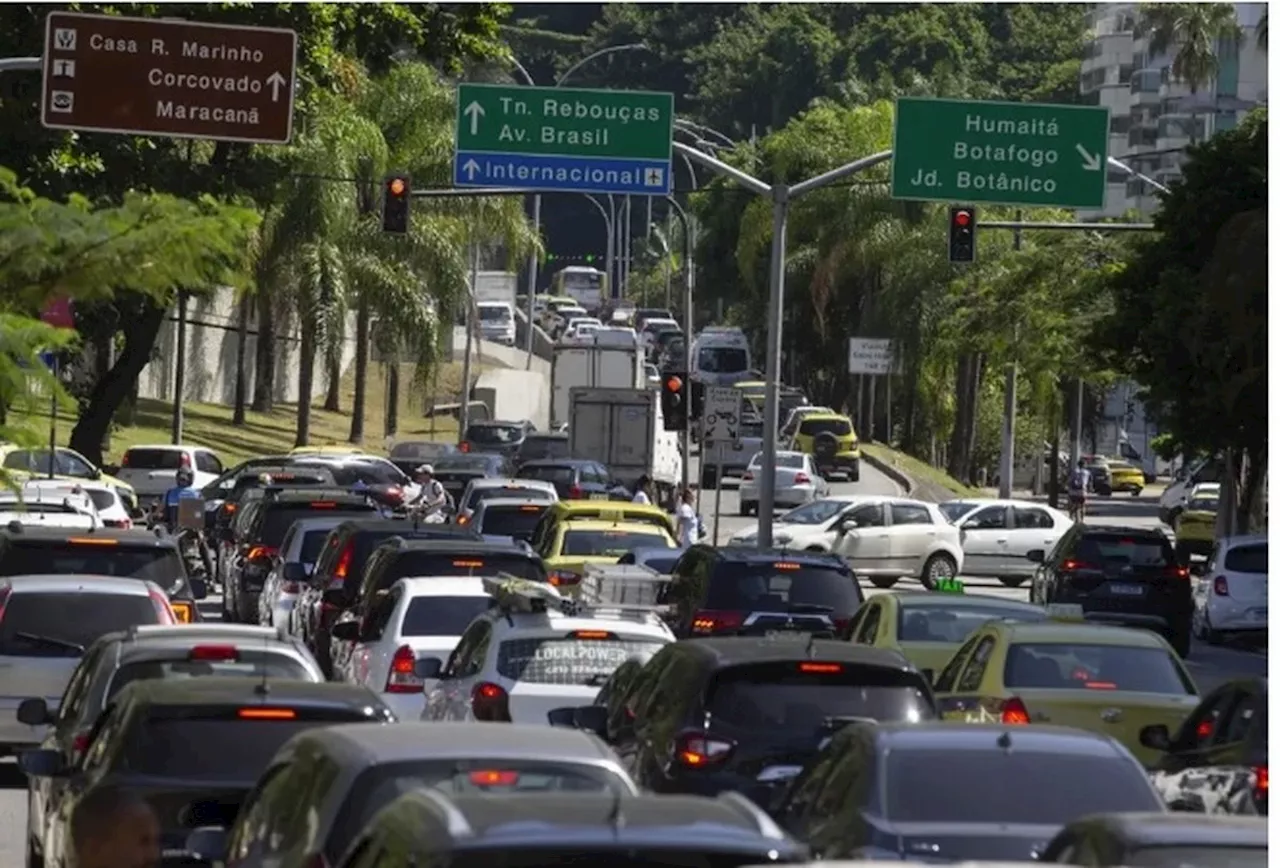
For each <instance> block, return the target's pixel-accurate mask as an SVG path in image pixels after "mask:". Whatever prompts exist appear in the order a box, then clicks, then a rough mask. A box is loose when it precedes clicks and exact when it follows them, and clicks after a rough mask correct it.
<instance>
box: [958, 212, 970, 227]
mask: <svg viewBox="0 0 1280 868" xmlns="http://www.w3.org/2000/svg"><path fill="white" fill-rule="evenodd" d="M954 219H955V221H956V225H957V226H960V227H964V226H968V225H969V223H970V222H971V221H972V220H973V215H972V214H970V213H969V212H968V211H957V212H956V213H955V218H954Z"/></svg>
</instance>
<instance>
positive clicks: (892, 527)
mask: <svg viewBox="0 0 1280 868" xmlns="http://www.w3.org/2000/svg"><path fill="white" fill-rule="evenodd" d="M836 527H837V528H838V529H839V535H838V536H837V538H836V541H835V544H834V545H833V546H832V548H831V550H832V552H834V553H835V554H838V555H840V556H841V557H842V558H844V559H845V561H846V562H848V564H849V568H850V569H852V570H853V572H854V575H856V576H858V577H859V578H862V577H865V578H868V579H870V580H871V584H873V585H875V586H876V587H877V588H892V587H893V586H894V585H895V584H897V582H898V580H899V579H905V578H916V579H919V580H920V583H921V584H922V585H924V587H925V589H926V590H933V588H934V587H935V586H936V585H937V583H938V581H939V580H942V579H953V578H955V577H956V576H959V575H961V570H962V569H963V568H964V548H963V546H962V545H961V542H960V529H959V528H958V527H956V526H955V525H954V524H952V523H951V522H949V521H947V517H946V516H945V515H943V513H942V511H941V510H939V509H938V506H937V504H934V503H925V502H924V501H923V500H909V499H907V498H902V497H877V498H872V499H870V500H869V501H868V502H867V503H864V504H862V505H860V506H857V507H854V508H853V509H851V510H849V511H848V513H846V514H845V515H844V517H843V518H841V519H840V521H839V523H838V524H837V525H836Z"/></svg>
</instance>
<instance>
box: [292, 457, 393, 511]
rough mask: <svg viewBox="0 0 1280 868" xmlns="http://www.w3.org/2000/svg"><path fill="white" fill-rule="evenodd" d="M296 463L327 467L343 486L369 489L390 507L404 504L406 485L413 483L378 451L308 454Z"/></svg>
mask: <svg viewBox="0 0 1280 868" xmlns="http://www.w3.org/2000/svg"><path fill="white" fill-rule="evenodd" d="M296 463H297V466H298V467H305V468H308V469H311V468H319V469H325V470H328V471H329V472H330V473H332V474H333V479H334V482H336V483H337V484H338V485H339V486H341V487H342V488H349V489H352V490H354V491H360V492H365V493H368V494H370V495H372V496H373V498H374V499H375V500H376V501H377V502H378V503H379V504H381V505H382V506H386V507H391V508H395V507H399V506H401V505H403V504H404V499H405V488H406V487H407V486H409V485H412V484H413V480H412V479H410V477H409V475H408V474H406V473H405V472H404V471H403V470H402V469H401V468H400V467H399V466H397V465H396V464H395V462H392V461H388V460H387V459H385V458H382V457H380V456H377V455H307V456H304V457H301V458H299V459H298V460H297V462H296Z"/></svg>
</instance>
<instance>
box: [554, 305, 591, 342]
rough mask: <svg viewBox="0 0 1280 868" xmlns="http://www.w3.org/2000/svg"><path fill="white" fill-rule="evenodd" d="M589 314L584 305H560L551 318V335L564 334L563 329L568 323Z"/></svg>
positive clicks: (558, 335) (555, 336)
mask: <svg viewBox="0 0 1280 868" xmlns="http://www.w3.org/2000/svg"><path fill="white" fill-rule="evenodd" d="M588 316H590V315H589V314H588V313H587V309H586V308H585V307H577V306H576V305H575V306H571V307H562V308H559V309H557V310H556V312H555V314H554V315H553V317H552V320H551V336H552V337H553V338H558V337H560V336H561V335H563V334H564V330H565V329H566V328H568V326H569V323H570V322H572V321H573V320H575V319H584V318H586V317H588ZM597 322H598V320H597Z"/></svg>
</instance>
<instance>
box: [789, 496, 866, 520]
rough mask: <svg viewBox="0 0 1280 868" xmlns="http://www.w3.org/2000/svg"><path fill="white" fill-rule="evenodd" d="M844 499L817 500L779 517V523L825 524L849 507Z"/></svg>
mask: <svg viewBox="0 0 1280 868" xmlns="http://www.w3.org/2000/svg"><path fill="white" fill-rule="evenodd" d="M849 506H850V504H849V502H848V501H844V500H815V501H814V502H813V503H806V504H805V505H804V506H797V507H796V508H795V509H793V510H791V511H790V512H784V513H783V514H782V515H780V516H779V517H778V521H777V523H778V524H825V523H826V522H828V521H831V519H833V518H835V517H836V516H837V515H839V514H840V513H842V512H844V511H845V510H847V509H848V508H849Z"/></svg>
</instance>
